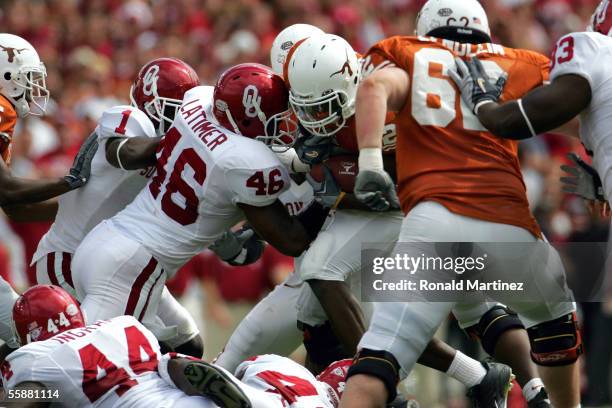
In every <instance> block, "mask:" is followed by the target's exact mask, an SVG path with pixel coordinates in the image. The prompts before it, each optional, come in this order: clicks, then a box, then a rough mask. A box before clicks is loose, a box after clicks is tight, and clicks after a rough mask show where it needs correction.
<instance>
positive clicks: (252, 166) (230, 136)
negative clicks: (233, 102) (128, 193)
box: [111, 86, 290, 276]
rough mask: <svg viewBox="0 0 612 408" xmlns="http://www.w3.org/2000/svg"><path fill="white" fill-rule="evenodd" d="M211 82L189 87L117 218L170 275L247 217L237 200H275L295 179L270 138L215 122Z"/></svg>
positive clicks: (122, 228)
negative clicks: (147, 175)
mask: <svg viewBox="0 0 612 408" xmlns="http://www.w3.org/2000/svg"><path fill="white" fill-rule="evenodd" d="M213 90H214V88H213V87H209V86H200V87H196V88H193V89H191V90H190V91H188V92H187V93H186V94H185V97H184V99H183V104H182V106H181V108H180V109H179V111H178V112H177V114H176V117H175V121H174V124H173V127H172V128H171V129H170V130H169V131H168V133H167V134H166V136H165V137H164V139H163V140H162V142H161V144H160V146H159V149H158V152H157V166H156V167H157V173H156V175H155V176H154V177H153V178H152V179H151V181H150V182H149V184H148V185H147V186H146V187H145V188H144V189H143V190H142V191H141V192H140V194H139V195H138V196H137V197H136V199H135V200H134V202H133V203H132V204H130V205H129V206H128V207H126V209H125V210H123V211H122V212H120V213H119V214H117V215H116V216H115V217H113V218H112V219H111V222H112V224H113V225H114V226H115V227H116V228H118V229H119V230H120V231H121V232H122V233H123V234H125V235H126V236H127V237H129V238H131V239H133V240H135V241H137V242H139V243H140V244H141V245H143V246H144V247H145V248H146V249H147V250H148V251H149V252H151V254H152V255H153V256H154V257H155V259H157V260H158V261H159V262H160V263H161V264H162V266H163V267H164V270H165V271H166V272H167V273H168V275H169V276H172V275H173V274H174V272H175V271H176V270H177V269H178V268H180V267H181V266H182V265H183V264H184V263H185V262H187V261H188V260H189V259H190V258H192V257H193V256H194V255H196V254H197V253H199V252H200V251H202V250H203V249H204V248H205V247H206V246H208V245H209V244H211V243H212V242H214V241H215V240H216V239H217V238H219V237H220V236H221V235H222V234H223V232H224V231H226V230H227V229H229V228H231V227H232V226H233V225H235V224H236V223H238V222H239V221H240V220H242V219H243V218H244V214H243V212H242V210H240V208H239V207H238V206H237V204H239V203H243V204H247V205H252V206H267V205H270V204H272V203H273V202H274V201H275V200H277V199H278V197H279V196H280V195H281V193H283V192H284V191H285V190H286V189H287V188H289V185H290V179H289V174H288V172H287V170H286V169H285V167H284V166H283V165H282V164H281V163H280V161H279V160H278V158H277V157H276V155H275V154H274V153H273V152H272V151H271V150H270V149H269V148H268V147H267V146H266V145H264V144H263V143H261V142H258V141H256V140H253V139H249V138H247V137H243V136H240V135H237V134H235V133H233V132H231V131H229V130H227V129H225V128H223V127H221V126H219V125H218V124H217V121H216V119H215V118H214V116H213V114H212V107H213V106H212V105H213ZM218 102H219V103H221V101H218ZM254 120H257V118H254Z"/></svg>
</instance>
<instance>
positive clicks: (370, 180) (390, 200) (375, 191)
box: [354, 170, 400, 212]
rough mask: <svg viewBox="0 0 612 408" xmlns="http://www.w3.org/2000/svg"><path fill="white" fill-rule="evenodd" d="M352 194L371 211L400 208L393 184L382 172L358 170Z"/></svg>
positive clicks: (385, 173) (384, 172)
mask: <svg viewBox="0 0 612 408" xmlns="http://www.w3.org/2000/svg"><path fill="white" fill-rule="evenodd" d="M354 194H355V197H356V198H357V200H359V201H361V202H362V203H363V204H365V205H367V206H368V207H369V208H370V209H371V210H373V211H380V212H382V211H388V210H390V209H393V210H397V209H399V208H400V203H399V199H398V198H397V193H396V191H395V183H394V182H393V180H392V179H391V176H389V174H388V173H387V172H386V171H384V170H360V171H359V173H358V174H357V178H356V179H355V190H354Z"/></svg>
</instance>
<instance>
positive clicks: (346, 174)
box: [310, 155, 358, 193]
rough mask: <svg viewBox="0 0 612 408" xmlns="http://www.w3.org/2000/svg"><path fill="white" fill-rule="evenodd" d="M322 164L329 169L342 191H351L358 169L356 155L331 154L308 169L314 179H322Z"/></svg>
mask: <svg viewBox="0 0 612 408" xmlns="http://www.w3.org/2000/svg"><path fill="white" fill-rule="evenodd" d="M323 166H325V167H327V168H328V169H330V170H331V172H332V174H333V175H334V177H335V179H336V182H337V183H338V184H339V185H340V188H341V189H342V191H344V192H345V193H352V192H353V188H354V187H355V177H356V176H357V171H358V166H357V156H356V155H355V156H353V155H342V156H333V157H330V158H329V159H327V160H326V161H324V162H323V163H320V164H316V165H314V166H313V167H312V169H311V170H310V175H311V177H312V178H313V179H315V180H316V181H319V182H320V181H323V178H324V176H325V174H324V173H323Z"/></svg>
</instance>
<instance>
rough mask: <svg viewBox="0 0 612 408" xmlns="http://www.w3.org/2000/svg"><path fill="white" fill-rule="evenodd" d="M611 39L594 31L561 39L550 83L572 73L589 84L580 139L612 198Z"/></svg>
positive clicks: (581, 122)
mask: <svg viewBox="0 0 612 408" xmlns="http://www.w3.org/2000/svg"><path fill="white" fill-rule="evenodd" d="M611 65H612V38H610V37H608V36H605V35H603V34H600V33H595V32H580V33H572V34H568V35H566V36H564V37H562V38H561V39H560V40H559V41H558V42H557V46H556V48H555V54H554V56H553V61H552V69H551V72H550V79H551V81H552V80H554V79H555V78H557V77H559V76H562V75H567V74H573V75H579V76H581V77H583V78H585V79H586V80H587V81H589V84H590V85H591V95H592V96H591V103H590V105H589V107H588V108H586V109H585V110H584V111H583V112H582V113H581V114H580V138H581V139H582V143H583V144H584V146H585V148H586V149H587V151H589V153H590V154H592V155H593V166H594V167H595V169H596V170H597V172H598V173H599V176H600V177H601V179H602V182H603V186H604V189H605V192H606V197H607V198H608V200H610V199H612V171H611V170H612V126H610V123H612V81H611V79H612V71H611V70H610V66H611Z"/></svg>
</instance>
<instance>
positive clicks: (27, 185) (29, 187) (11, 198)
mask: <svg viewBox="0 0 612 408" xmlns="http://www.w3.org/2000/svg"><path fill="white" fill-rule="evenodd" d="M70 190H71V188H70V186H69V185H68V183H67V182H66V181H65V180H64V179H56V180H26V179H21V178H17V177H13V176H11V175H7V176H5V177H2V178H1V179H0V206H2V207H3V208H4V209H6V208H7V207H10V206H16V205H23V204H31V203H37V202H40V201H45V200H49V199H51V198H53V197H57V196H59V195H62V194H64V193H67V192H68V191H70Z"/></svg>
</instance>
